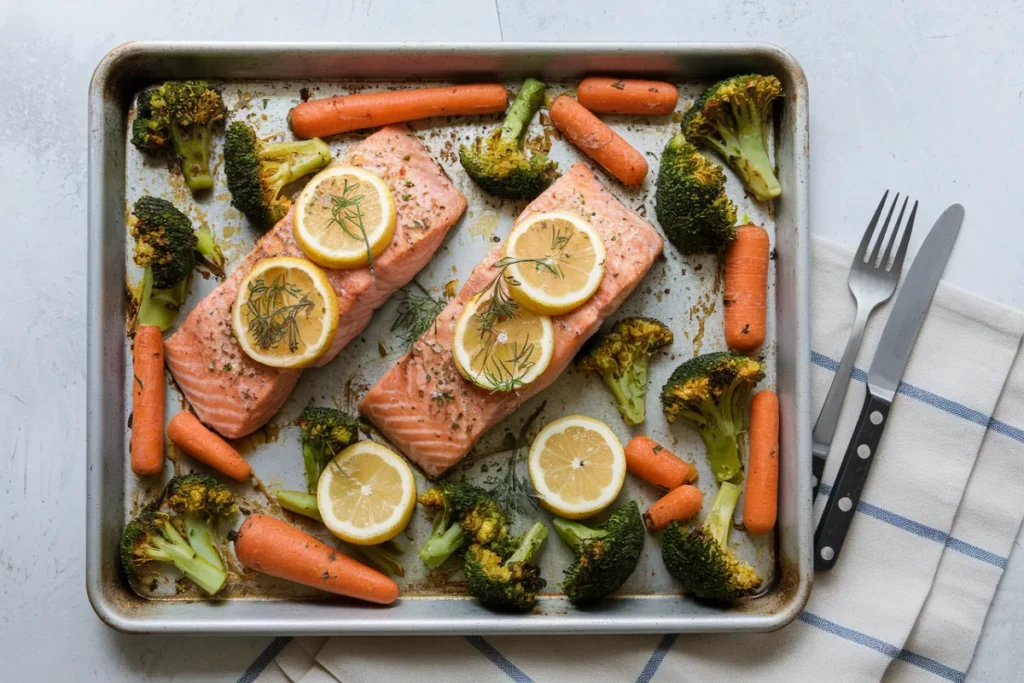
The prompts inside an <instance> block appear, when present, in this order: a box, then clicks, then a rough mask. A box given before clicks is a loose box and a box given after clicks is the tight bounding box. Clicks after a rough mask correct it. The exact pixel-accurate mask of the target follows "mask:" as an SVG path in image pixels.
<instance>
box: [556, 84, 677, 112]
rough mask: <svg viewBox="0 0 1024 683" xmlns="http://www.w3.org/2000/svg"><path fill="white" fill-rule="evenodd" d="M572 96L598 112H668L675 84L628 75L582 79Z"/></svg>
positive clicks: (672, 100)
mask: <svg viewBox="0 0 1024 683" xmlns="http://www.w3.org/2000/svg"><path fill="white" fill-rule="evenodd" d="M576 99H577V100H578V101H579V103H580V104H582V105H583V106H584V107H586V108H587V109H589V110H590V111H593V112H598V113H601V114H641V115H642V114H648V115H657V114H671V113H672V111H673V110H674V109H675V108H676V103H677V102H678V101H679V91H678V90H676V86H674V85H672V84H671V83H665V82H664V81H641V80H637V79H631V78H600V77H591V78H584V79H583V81H582V82H580V85H579V87H578V88H576Z"/></svg>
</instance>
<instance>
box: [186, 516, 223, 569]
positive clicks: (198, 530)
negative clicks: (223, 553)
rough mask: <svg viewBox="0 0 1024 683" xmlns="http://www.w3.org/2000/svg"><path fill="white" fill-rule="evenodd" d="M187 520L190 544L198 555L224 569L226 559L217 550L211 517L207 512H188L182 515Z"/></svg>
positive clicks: (187, 534) (187, 533)
mask: <svg viewBox="0 0 1024 683" xmlns="http://www.w3.org/2000/svg"><path fill="white" fill-rule="evenodd" d="M182 518H183V519H184V522H185V535H186V536H187V537H188V544H189V545H190V546H192V549H193V550H195V551H196V555H198V556H199V557H201V558H203V559H204V560H206V561H207V562H209V563H210V564H212V565H213V566H214V567H217V568H219V569H224V561H223V560H221V557H220V553H219V552H217V544H216V542H214V540H213V528H212V527H211V520H210V517H209V516H208V515H207V514H206V513H205V512H198V511H195V512H186V513H184V514H183V515H182Z"/></svg>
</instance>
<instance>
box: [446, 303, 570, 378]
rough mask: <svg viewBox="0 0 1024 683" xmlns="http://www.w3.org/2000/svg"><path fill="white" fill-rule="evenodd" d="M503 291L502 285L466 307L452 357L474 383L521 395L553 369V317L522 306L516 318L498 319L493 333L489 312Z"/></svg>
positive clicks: (517, 310)
mask: <svg viewBox="0 0 1024 683" xmlns="http://www.w3.org/2000/svg"><path fill="white" fill-rule="evenodd" d="M498 287H502V285H498V286H497V287H488V288H487V289H485V290H484V291H483V292H481V293H480V294H477V295H476V296H475V297H474V298H472V299H471V300H470V301H469V303H467V304H466V307H465V308H464V309H463V310H462V315H460V316H459V320H458V322H457V323H456V324H455V339H454V341H453V344H452V355H453V357H454V358H455V367H456V368H458V370H459V372H460V373H462V376H463V377H465V378H466V379H468V380H469V381H470V382H473V383H474V384H476V385H478V386H481V387H483V388H485V389H491V390H493V391H515V390H516V389H519V388H520V387H523V386H526V385H527V384H529V383H530V382H532V381H533V380H535V379H537V377H539V376H540V374H541V373H542V372H544V371H545V370H546V369H547V367H548V365H550V364H551V355H552V353H553V351H554V348H555V332H554V328H553V327H552V325H551V319H550V318H548V317H547V316H546V315H538V314H536V313H533V312H531V311H529V310H526V309H524V308H522V307H516V312H515V314H514V315H512V316H510V317H507V318H500V317H499V318H496V319H494V320H493V324H491V325H490V327H489V329H488V326H487V322H486V321H487V318H488V310H489V308H490V306H491V301H492V299H493V297H494V295H495V292H497V291H498ZM499 296H507V294H504V293H503V291H502V292H499Z"/></svg>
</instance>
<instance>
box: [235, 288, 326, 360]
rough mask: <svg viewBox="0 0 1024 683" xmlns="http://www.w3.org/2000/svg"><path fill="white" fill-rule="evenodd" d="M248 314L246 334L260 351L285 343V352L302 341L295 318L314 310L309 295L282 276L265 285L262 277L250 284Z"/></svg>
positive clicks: (293, 349)
mask: <svg viewBox="0 0 1024 683" xmlns="http://www.w3.org/2000/svg"><path fill="white" fill-rule="evenodd" d="M245 305H246V308H247V310H248V311H249V327H248V329H249V332H250V334H252V336H253V341H254V342H255V343H256V346H258V347H259V348H260V349H262V350H264V351H266V350H268V349H272V348H276V347H277V345H278V344H280V343H281V342H282V341H283V340H285V339H287V340H288V350H289V351H291V352H293V353H294V352H295V351H297V350H298V348H299V344H300V343H301V342H302V337H301V335H300V333H299V324H298V321H297V320H296V317H297V316H298V315H299V314H300V313H303V312H305V313H307V314H308V313H309V312H310V311H312V310H313V309H314V308H315V305H314V303H313V302H312V301H311V300H310V298H309V293H308V292H304V291H303V290H302V289H300V288H299V287H297V286H296V285H294V284H291V283H289V282H288V278H287V276H286V275H284V274H281V275H278V276H277V277H275V278H274V280H273V281H272V282H271V283H270V284H269V285H268V284H267V283H266V282H264V280H263V278H257V279H256V280H255V281H253V282H250V283H249V297H248V299H246V302H245Z"/></svg>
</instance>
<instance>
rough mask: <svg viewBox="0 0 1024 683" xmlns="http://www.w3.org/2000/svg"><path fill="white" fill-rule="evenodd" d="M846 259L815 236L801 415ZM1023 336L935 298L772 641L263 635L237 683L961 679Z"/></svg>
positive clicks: (1023, 504)
mask: <svg viewBox="0 0 1024 683" xmlns="http://www.w3.org/2000/svg"><path fill="white" fill-rule="evenodd" d="M852 258H853V252H851V251H849V250H847V249H845V248H843V247H840V246H838V245H835V244H832V243H830V242H826V241H824V240H820V239H815V240H814V243H813V254H812V275H811V296H812V311H811V323H812V339H813V340H812V344H813V352H812V363H813V372H812V394H813V401H812V403H813V409H814V411H815V412H814V415H815V416H816V415H817V411H818V409H819V408H820V406H821V403H822V401H824V397H825V394H826V392H827V391H828V387H829V383H830V382H831V381H832V377H833V374H834V372H835V369H836V368H837V367H838V358H839V357H840V356H841V354H842V351H843V348H844V345H845V343H846V339H847V335H848V333H849V327H850V323H851V321H852V318H853V300H852V298H851V296H850V294H849V292H848V290H847V285H846V281H847V273H848V271H849V267H850V263H851V261H852ZM907 270H909V269H907ZM890 304H891V302H890ZM888 308H889V307H888V306H886V307H884V308H883V309H882V310H881V311H879V312H878V313H876V314H875V315H874V316H873V317H872V319H871V323H870V324H869V326H868V330H867V333H866V336H865V340H864V346H863V348H862V350H861V353H860V357H859V359H858V363H857V367H858V369H857V370H856V371H855V372H854V381H853V382H852V383H851V387H850V391H849V393H848V395H847V400H846V403H845V405H844V407H843V413H842V417H841V420H840V424H839V429H838V430H837V432H836V436H835V439H834V441H833V452H832V454H831V455H830V457H829V461H828V466H827V468H826V470H825V475H824V481H823V485H822V489H821V495H819V498H818V500H817V505H816V512H817V513H818V514H820V511H821V507H822V505H823V504H824V500H825V496H826V495H827V493H828V491H829V490H830V486H829V485H830V484H831V483H832V481H833V479H834V477H835V473H836V471H837V470H838V468H839V461H840V460H841V458H842V455H843V452H844V450H845V446H846V443H847V441H848V440H849V438H850V435H851V433H852V431H853V427H854V424H855V423H856V420H857V417H858V415H859V412H860V409H861V403H862V401H863V396H864V380H865V371H864V368H866V367H867V366H868V365H870V361H871V358H872V356H873V354H874V350H875V345H876V344H877V342H878V338H879V336H880V335H881V332H882V328H883V327H884V325H885V321H886V319H887V317H888ZM1022 336H1024V313H1021V312H1019V311H1014V310H1010V309H1007V308H1005V307H1002V306H1000V305H998V304H995V303H993V302H990V301H986V300H983V299H980V298H978V297H976V296H973V295H971V294H968V293H965V292H963V291H960V290H958V289H955V288H953V287H950V286H947V285H946V284H944V283H942V284H940V285H939V288H938V291H937V292H936V294H935V298H934V300H933V302H932V306H931V309H930V310H929V312H928V316H927V317H926V319H925V322H924V326H923V328H922V330H921V334H920V336H919V337H918V340H917V345H916V346H915V348H914V354H913V357H912V358H911V360H910V363H909V365H908V367H907V371H906V373H905V376H904V378H903V383H902V384H901V386H900V389H899V392H898V395H897V398H896V400H895V402H894V405H893V409H892V412H891V414H890V418H889V422H888V425H887V428H886V431H885V435H884V437H883V439H882V443H881V445H880V449H879V453H880V455H879V458H878V461H877V462H876V463H874V466H873V468H872V472H871V475H870V479H869V481H868V484H867V487H866V489H865V491H864V495H863V497H862V500H861V502H860V504H859V506H858V508H857V518H856V520H855V521H854V524H853V526H852V528H851V531H850V535H849V537H848V538H847V541H846V544H845V546H844V548H843V552H842V556H841V559H840V561H839V563H838V564H837V566H836V567H835V568H834V569H833V570H832V571H831V572H827V573H824V574H818V575H817V576H816V577H815V583H814V589H813V591H812V595H811V599H810V601H809V602H808V604H807V607H806V609H805V610H804V612H803V613H802V614H801V615H800V617H799V618H798V619H797V621H795V622H794V623H793V624H791V625H790V626H787V627H786V628H783V629H781V630H779V631H776V632H774V633H768V634H730V635H697V636H695V635H683V636H678V635H675V634H668V635H665V636H568V637H562V638H551V637H511V636H502V637H488V638H486V639H485V638H481V637H467V638H461V637H438V638H411V637H406V638H401V639H400V641H399V640H398V639H395V638H330V639H328V638H295V639H287V638H278V639H277V640H275V641H274V642H273V643H272V644H271V646H270V647H269V648H268V649H267V651H266V652H264V653H263V655H262V656H261V657H260V659H259V660H257V661H256V662H255V663H254V664H253V665H252V666H251V667H250V668H249V670H248V671H246V672H245V674H244V675H243V676H242V678H241V679H240V680H241V681H242V682H244V683H251V682H253V681H259V683H333V682H335V681H344V682H345V683H361V682H363V681H367V682H370V683H379V681H382V680H384V681H392V680H394V681H401V680H413V679H420V680H423V679H427V680H429V679H434V680H446V681H452V682H453V683H457V682H460V681H466V682H467V683H489V682H491V681H494V682H495V683H498V682H506V681H509V680H512V681H531V680H533V681H577V680H581V679H582V678H583V677H584V676H585V677H586V679H587V680H588V683H601V682H603V681H625V680H636V681H638V683H646V682H648V681H653V682H659V683H660V682H668V681H702V680H731V681H741V680H751V681H757V682H758V683H760V682H761V681H765V680H776V679H779V680H782V679H785V680H788V681H791V682H797V681H815V682H817V681H820V680H842V681H879V680H883V679H884V680H891V681H900V682H902V681H935V680H943V679H945V680H951V681H961V680H963V679H964V678H965V673H964V672H965V671H966V670H967V667H968V665H969V664H970V661H971V658H972V657H973V655H974V649H975V646H976V645H977V641H978V637H979V635H980V633H981V629H982V625H983V623H984V620H985V615H986V614H987V612H988V609H989V606H990V604H991V602H992V596H993V594H994V593H995V589H996V586H997V584H998V582H999V578H1000V577H1001V575H1002V572H1003V569H1004V567H1005V565H1006V558H1007V556H1008V555H1009V553H1010V549H1011V547H1012V546H1013V541H1014V539H1015V538H1016V535H1017V532H1018V529H1019V528H1020V525H1021V519H1022V517H1024V467H1021V466H1020V463H1021V457H1022V456H1024V429H1021V428H1022V427H1024V423H1022V419H1024V354H1020V355H1019V356H1018V352H1019V349H1020V345H1021V338H1022ZM275 657H276V659H275ZM271 660H273V661H271Z"/></svg>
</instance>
